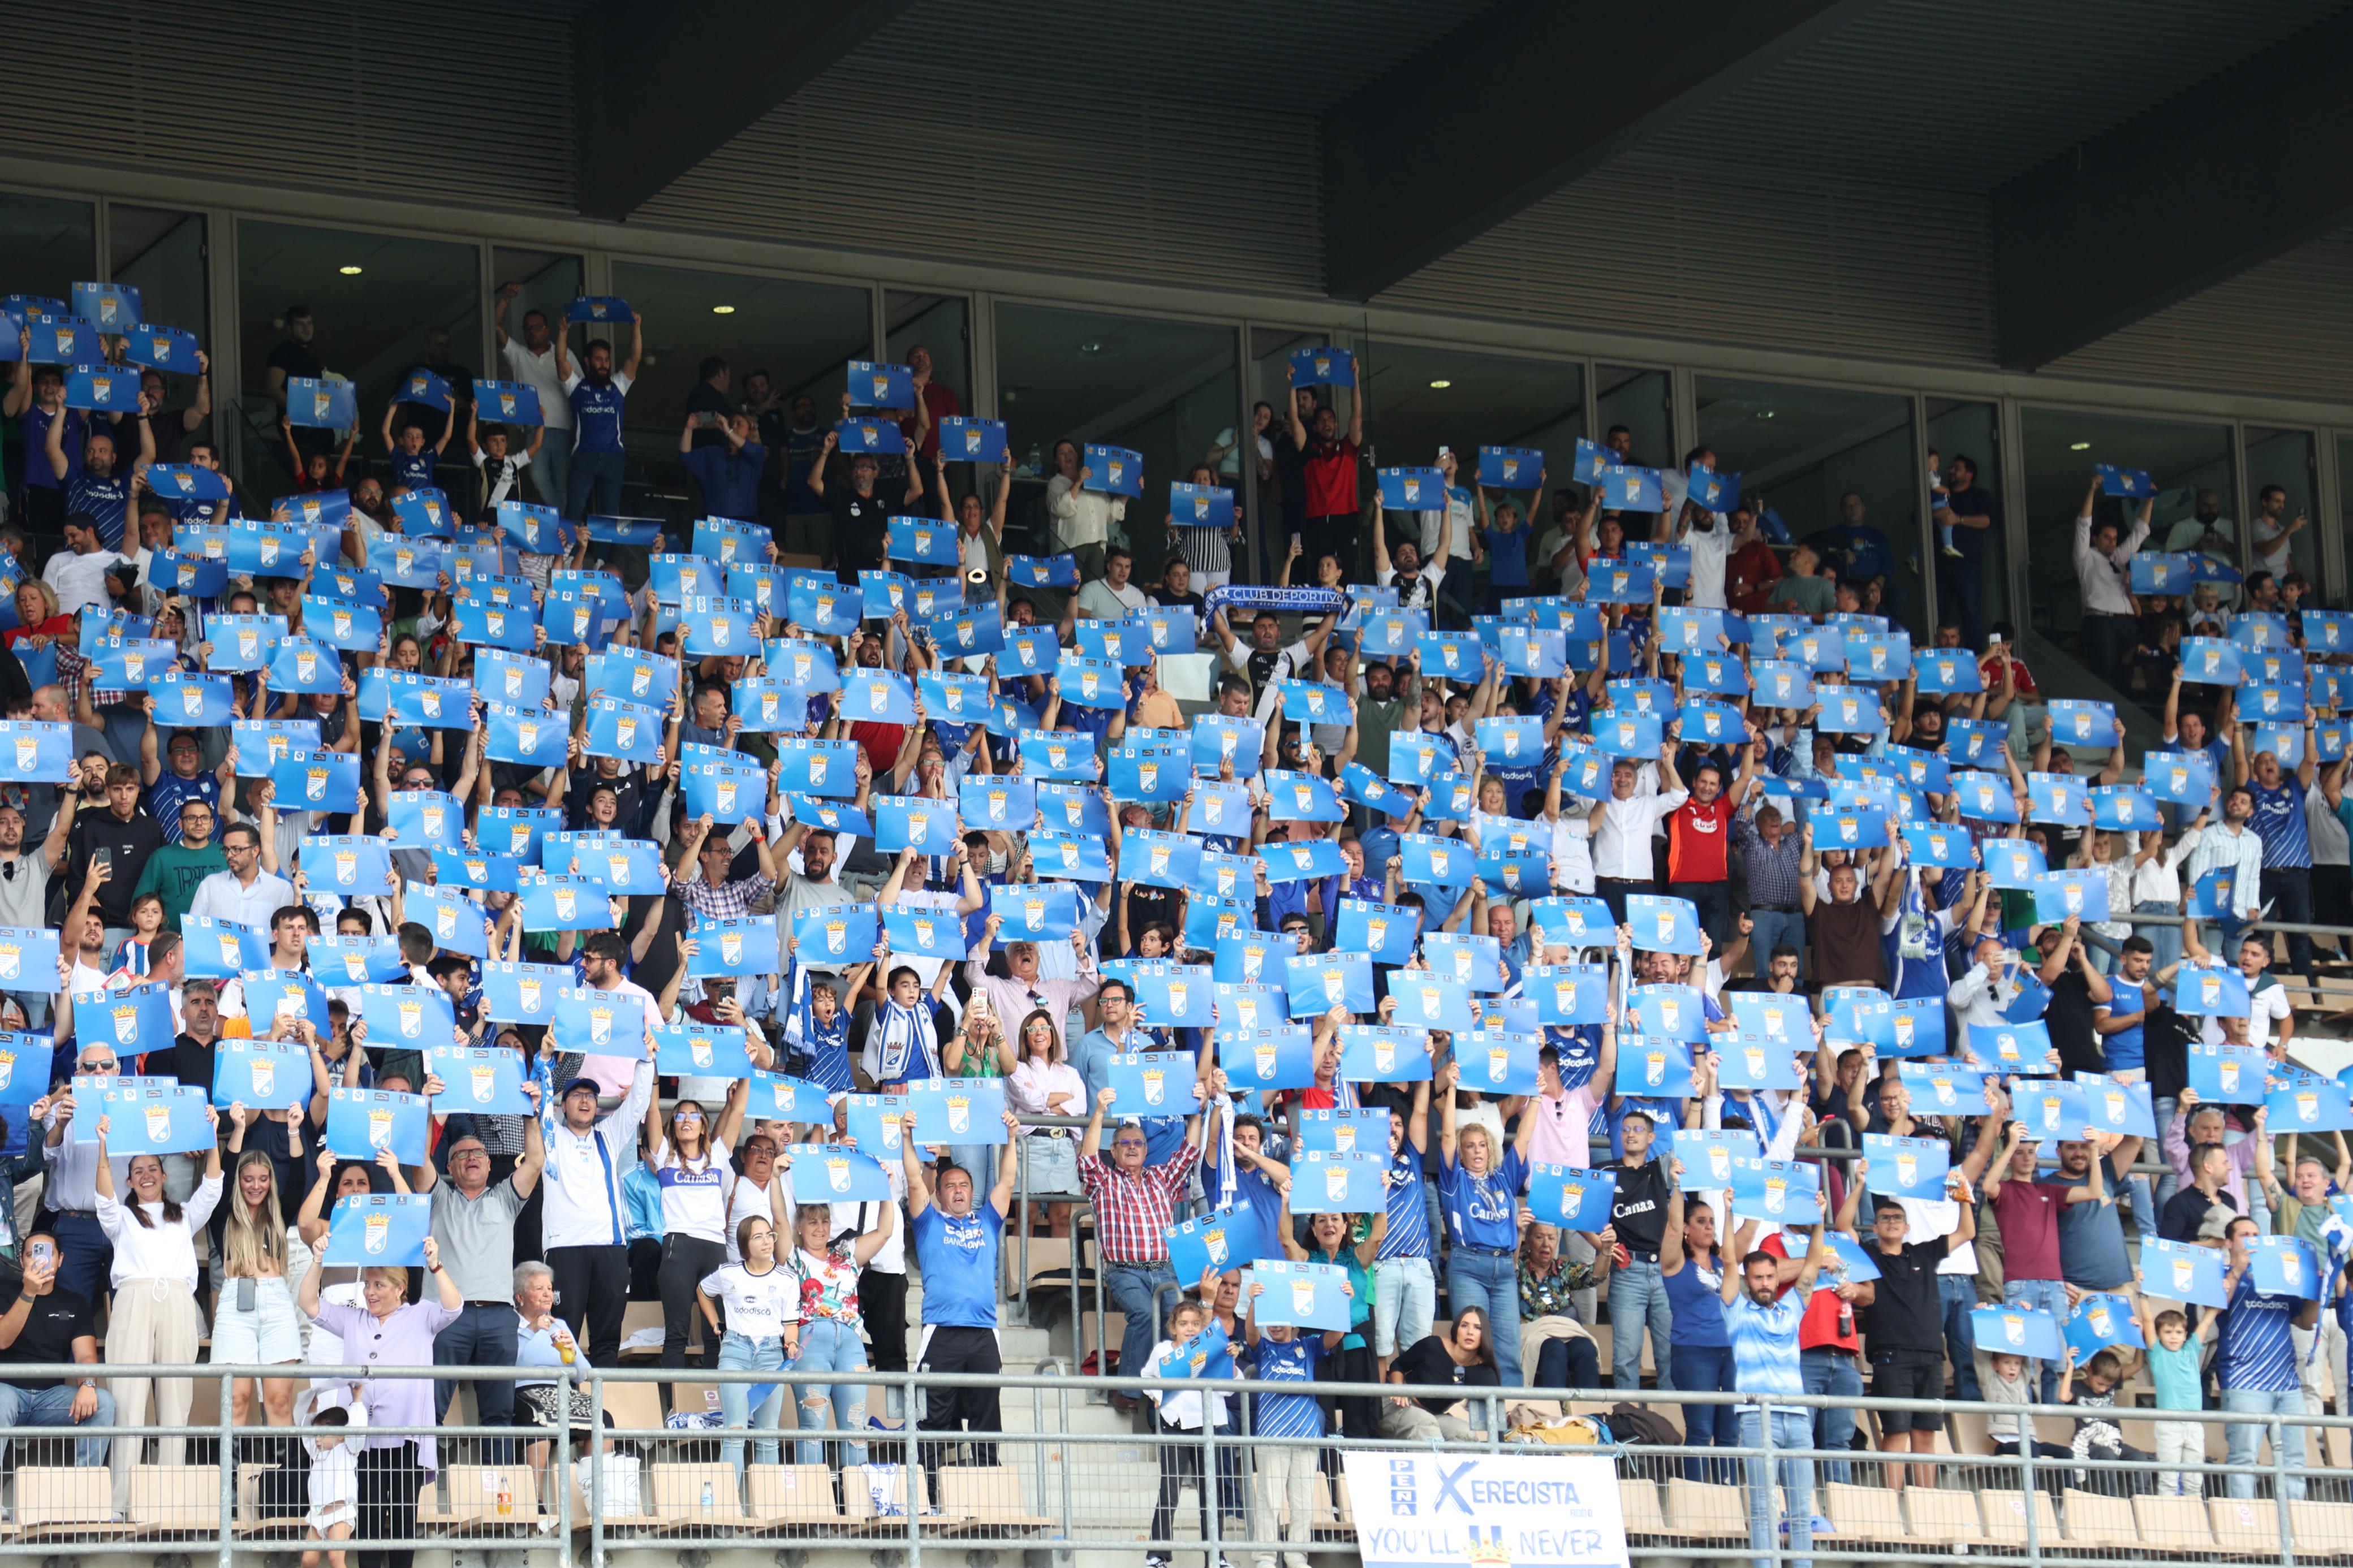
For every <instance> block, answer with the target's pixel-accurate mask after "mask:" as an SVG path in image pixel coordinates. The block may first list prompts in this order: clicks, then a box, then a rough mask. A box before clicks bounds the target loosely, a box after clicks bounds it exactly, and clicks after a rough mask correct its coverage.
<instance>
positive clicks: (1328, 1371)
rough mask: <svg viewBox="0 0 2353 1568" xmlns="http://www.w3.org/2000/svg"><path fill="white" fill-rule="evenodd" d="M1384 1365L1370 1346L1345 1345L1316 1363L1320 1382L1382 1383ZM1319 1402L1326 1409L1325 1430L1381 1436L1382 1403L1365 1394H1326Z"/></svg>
mask: <svg viewBox="0 0 2353 1568" xmlns="http://www.w3.org/2000/svg"><path fill="white" fill-rule="evenodd" d="M1380 1380H1381V1368H1380V1363H1379V1362H1378V1361H1377V1360H1376V1359H1375V1358H1374V1356H1373V1347H1372V1346H1371V1345H1369V1344H1363V1345H1356V1346H1355V1347H1353V1348H1351V1347H1348V1346H1343V1347H1341V1348H1340V1349H1338V1350H1335V1351H1333V1352H1330V1353H1328V1354H1326V1355H1324V1356H1323V1357H1322V1358H1321V1359H1319V1360H1318V1361H1317V1362H1316V1363H1315V1381H1316V1382H1318V1383H1378V1382H1380ZM1316 1403H1317V1404H1318V1405H1322V1406H1323V1407H1324V1430H1325V1431H1326V1432H1336V1433H1339V1434H1341V1435H1342V1436H1348V1437H1377V1436H1380V1426H1381V1402H1380V1401H1379V1400H1377V1399H1373V1398H1368V1397H1366V1395H1364V1394H1345V1395H1342V1394H1323V1395H1320V1396H1318V1398H1317V1399H1316ZM1335 1417H1336V1419H1335Z"/></svg>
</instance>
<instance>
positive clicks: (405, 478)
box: [392, 447, 441, 490]
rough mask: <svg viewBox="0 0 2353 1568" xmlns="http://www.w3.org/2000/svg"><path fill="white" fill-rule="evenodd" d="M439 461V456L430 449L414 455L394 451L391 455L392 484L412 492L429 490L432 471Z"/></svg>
mask: <svg viewBox="0 0 2353 1568" xmlns="http://www.w3.org/2000/svg"><path fill="white" fill-rule="evenodd" d="M440 460H441V454H440V453H438V452H436V451H435V450H434V449H433V448H432V447H426V448H425V449H424V450H423V451H421V452H415V453H410V452H403V451H399V450H397V449H396V450H395V451H394V452H393V454H392V482H393V483H394V484H395V485H396V486H405V487H406V488H407V489H412V490H424V489H432V488H433V470H434V468H436V467H438V465H439V463H440Z"/></svg>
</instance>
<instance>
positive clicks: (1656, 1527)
mask: <svg viewBox="0 0 2353 1568" xmlns="http://www.w3.org/2000/svg"><path fill="white" fill-rule="evenodd" d="M1618 1507H1619V1511H1620V1513H1622V1514H1623V1515H1624V1516H1625V1520H1626V1533H1627V1534H1629V1535H1664V1534H1666V1533H1667V1515H1666V1510H1665V1509H1664V1508H1662V1506H1661V1505H1660V1502H1659V1484H1658V1483H1657V1482H1656V1481H1652V1480H1647V1479H1643V1478H1641V1477H1639V1476H1620V1477H1619V1478H1618Z"/></svg>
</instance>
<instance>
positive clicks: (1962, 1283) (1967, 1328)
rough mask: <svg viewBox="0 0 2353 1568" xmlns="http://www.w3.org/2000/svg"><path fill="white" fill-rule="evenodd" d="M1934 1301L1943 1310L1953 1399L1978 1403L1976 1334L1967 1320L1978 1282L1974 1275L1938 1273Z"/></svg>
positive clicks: (1974, 1304)
mask: <svg viewBox="0 0 2353 1568" xmlns="http://www.w3.org/2000/svg"><path fill="white" fill-rule="evenodd" d="M1936 1299H1937V1301H1938V1302H1939V1304H1940V1305H1942V1306H1943V1308H1944V1310H1945V1353H1946V1354H1947V1356H1948V1357H1950V1358H1951V1360H1952V1363H1953V1375H1954V1377H1955V1379H1956V1382H1955V1384H1954V1386H1953V1397H1955V1398H1956V1399H1959V1400H1963V1401H1965V1402H1967V1403H1968V1404H1971V1405H1975V1404H1976V1403H1977V1402H1978V1331H1977V1325H1976V1324H1974V1323H1973V1322H1971V1321H1969V1312H1970V1310H1971V1309H1972V1308H1974V1307H1976V1305H1977V1304H1978V1280H1977V1276H1976V1275H1974V1274H1939V1275H1937V1276H1936Z"/></svg>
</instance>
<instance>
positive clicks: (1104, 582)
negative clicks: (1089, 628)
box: [1079, 577, 1145, 621]
mask: <svg viewBox="0 0 2353 1568" xmlns="http://www.w3.org/2000/svg"><path fill="white" fill-rule="evenodd" d="M1144 606H1145V597H1144V590H1143V589H1141V588H1139V587H1137V586H1136V585H1135V584H1134V583H1132V582H1131V583H1129V584H1126V585H1125V586H1124V587H1120V588H1114V587H1113V586H1112V585H1111V580H1110V579H1109V578H1107V577H1098V578H1096V579H1095V580H1094V581H1093V582H1092V583H1090V584H1087V585H1086V586H1085V587H1083V588H1082V589H1080V590H1079V614H1080V615H1082V616H1085V617H1086V618H1087V619H1088V620H1091V621H1116V620H1119V619H1121V618H1123V617H1124V616H1128V615H1130V614H1132V613H1133V612H1134V611H1137V610H1140V609H1142V608H1144Z"/></svg>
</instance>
